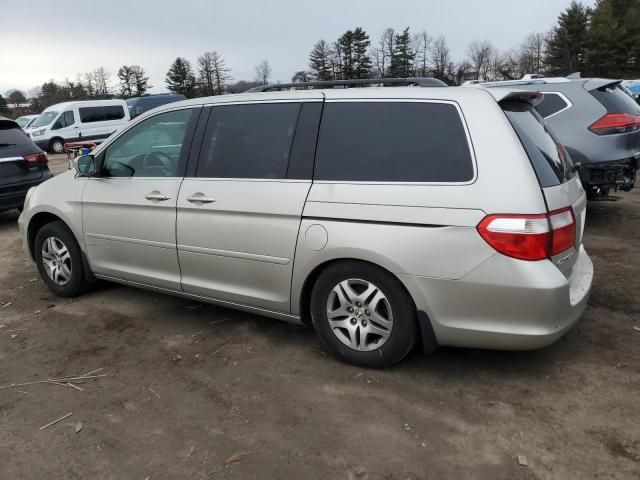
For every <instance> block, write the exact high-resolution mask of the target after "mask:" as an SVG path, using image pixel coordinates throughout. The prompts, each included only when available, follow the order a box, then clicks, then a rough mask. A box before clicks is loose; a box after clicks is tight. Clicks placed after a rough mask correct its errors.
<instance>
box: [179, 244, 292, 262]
mask: <svg viewBox="0 0 640 480" xmlns="http://www.w3.org/2000/svg"><path fill="white" fill-rule="evenodd" d="M178 252H187V253H196V254H199V255H215V256H218V257H228V258H237V259H240V260H251V261H254V262H264V263H274V264H276V265H288V264H289V262H290V261H291V259H289V258H282V257H270V256H268V255H259V254H256V253H245V252H234V251H231V250H219V249H217V248H205V247H193V246H190V245H178Z"/></svg>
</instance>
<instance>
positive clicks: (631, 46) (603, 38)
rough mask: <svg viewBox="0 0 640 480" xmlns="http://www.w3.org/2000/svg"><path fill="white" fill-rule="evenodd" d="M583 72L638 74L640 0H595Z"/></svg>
mask: <svg viewBox="0 0 640 480" xmlns="http://www.w3.org/2000/svg"><path fill="white" fill-rule="evenodd" d="M585 56H586V59H585V64H586V67H587V68H586V69H585V70H586V71H587V72H586V73H587V74H588V75H590V76H591V75H593V76H603V77H610V78H624V77H631V78H633V77H637V76H638V75H640V0H598V2H597V3H596V6H595V9H594V11H593V14H592V15H591V21H590V23H589V28H588V31H587V41H586V49H585Z"/></svg>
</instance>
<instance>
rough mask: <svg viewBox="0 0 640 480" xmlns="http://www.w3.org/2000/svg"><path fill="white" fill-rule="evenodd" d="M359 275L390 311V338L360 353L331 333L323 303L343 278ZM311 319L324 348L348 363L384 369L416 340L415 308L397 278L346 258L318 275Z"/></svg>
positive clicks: (379, 269) (398, 359)
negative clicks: (386, 303)
mask: <svg viewBox="0 0 640 480" xmlns="http://www.w3.org/2000/svg"><path fill="white" fill-rule="evenodd" d="M350 278H358V279H362V280H366V281H368V282H371V283H373V284H374V285H376V286H377V287H378V288H379V289H380V290H382V292H383V293H384V295H385V296H386V297H387V300H388V301H389V304H390V306H391V310H392V312H393V329H392V331H391V335H390V336H389V339H388V340H387V341H386V342H385V343H384V345H382V346H381V347H380V348H378V349H376V350H372V351H370V352H359V351H357V350H353V349H352V348H350V347H348V346H347V345H345V344H343V343H342V342H341V341H340V340H339V339H338V337H336V335H335V334H334V333H333V331H332V329H331V327H330V325H329V321H328V318H327V311H326V304H327V300H328V298H329V294H330V292H331V290H332V289H333V287H335V286H336V285H337V284H338V283H340V282H341V281H343V280H347V279H350ZM311 318H312V322H313V326H314V328H315V330H316V332H317V334H318V337H319V338H320V341H321V343H322V344H323V345H324V347H325V348H326V349H327V350H329V351H330V352H331V353H332V354H333V355H334V356H336V357H337V358H339V359H340V360H342V361H345V362H347V363H350V364H353V365H357V366H361V367H366V368H384V367H389V366H392V365H394V364H396V363H398V362H400V361H401V360H402V359H403V358H404V357H406V356H407V354H408V353H409V352H410V351H411V349H412V348H413V346H414V345H415V342H416V336H417V325H416V323H417V322H416V311H415V307H414V305H413V302H412V300H411V297H409V295H408V294H407V292H406V290H405V289H404V287H403V286H402V284H401V283H400V281H399V280H398V279H397V278H395V277H394V276H393V275H391V274H389V273H388V272H386V271H385V270H383V269H381V268H379V267H376V266H375V265H371V264H368V263H364V262H357V261H345V262H340V263H336V264H333V265H330V266H329V267H327V269H326V270H324V271H323V272H322V273H321V274H320V276H319V277H318V279H317V281H316V283H315V285H314V287H313V291H312V293H311Z"/></svg>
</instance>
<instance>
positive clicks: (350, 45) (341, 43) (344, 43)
mask: <svg viewBox="0 0 640 480" xmlns="http://www.w3.org/2000/svg"><path fill="white" fill-rule="evenodd" d="M370 43H371V42H370V41H369V35H367V33H366V32H365V31H364V30H363V29H362V28H360V27H358V28H356V29H355V30H353V31H352V30H347V31H346V32H345V33H344V34H343V35H342V36H341V37H340V38H339V39H338V41H337V42H336V49H335V50H336V52H337V53H338V55H339V58H340V65H339V71H340V77H341V78H342V79H345V80H351V79H357V78H369V77H370V76H371V58H370V57H369V55H368V54H367V50H368V48H369V45H370Z"/></svg>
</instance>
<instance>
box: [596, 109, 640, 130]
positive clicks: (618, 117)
mask: <svg viewBox="0 0 640 480" xmlns="http://www.w3.org/2000/svg"><path fill="white" fill-rule="evenodd" d="M639 128H640V116H638V115H633V114H631V113H607V114H606V115H605V116H603V117H601V118H599V119H598V120H596V121H595V122H594V123H593V124H592V125H591V126H590V127H589V130H591V131H592V132H593V133H597V134H598V135H609V134H612V133H627V132H630V131H635V130H638V129H639Z"/></svg>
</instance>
